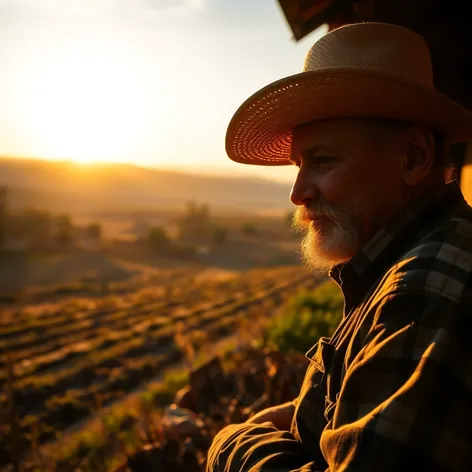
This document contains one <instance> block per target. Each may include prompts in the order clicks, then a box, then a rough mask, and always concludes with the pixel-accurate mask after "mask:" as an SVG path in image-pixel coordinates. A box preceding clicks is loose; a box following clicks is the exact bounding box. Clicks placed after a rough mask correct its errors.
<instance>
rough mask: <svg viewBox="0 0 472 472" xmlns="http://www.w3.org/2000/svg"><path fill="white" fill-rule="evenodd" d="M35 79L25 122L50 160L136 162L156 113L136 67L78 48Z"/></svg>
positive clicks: (25, 107) (26, 98) (43, 68)
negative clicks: (139, 146) (134, 157)
mask: <svg viewBox="0 0 472 472" xmlns="http://www.w3.org/2000/svg"><path fill="white" fill-rule="evenodd" d="M34 79H35V80H34V86H33V87H29V88H28V93H27V94H26V95H25V96H24V97H23V101H24V102H23V110H24V114H23V120H24V122H25V126H26V127H27V128H28V129H29V130H30V134H31V136H32V138H33V139H34V141H35V142H37V143H38V148H40V149H41V150H42V154H44V156H45V157H48V158H67V159H71V160H74V161H76V162H80V163H93V162H106V161H115V160H117V158H118V160H119V157H120V156H123V157H128V159H129V158H130V157H132V152H133V148H134V147H135V146H136V143H137V142H139V136H140V131H142V127H143V126H145V124H146V123H147V122H149V114H150V110H149V109H148V107H147V106H146V91H145V87H143V86H142V80H141V78H140V77H139V74H138V72H137V71H136V69H135V68H133V67H132V65H129V67H126V63H125V62H123V61H120V58H118V57H113V56H111V55H106V54H103V52H102V53H101V54H100V53H99V52H98V51H94V50H93V48H90V47H89V48H86V47H76V48H73V49H72V50H71V49H68V51H67V54H65V53H64V54H63V56H62V57H60V58H55V59H54V61H49V62H47V61H46V62H44V63H43V64H41V65H40V66H39V67H38V69H37V76H36V77H35V78H34Z"/></svg>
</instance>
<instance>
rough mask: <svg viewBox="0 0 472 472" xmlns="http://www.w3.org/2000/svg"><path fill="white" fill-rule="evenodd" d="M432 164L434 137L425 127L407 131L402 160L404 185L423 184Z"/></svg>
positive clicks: (412, 127)
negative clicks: (406, 142)
mask: <svg viewBox="0 0 472 472" xmlns="http://www.w3.org/2000/svg"><path fill="white" fill-rule="evenodd" d="M433 164H434V136H433V133H432V131H431V130H430V129H429V128H426V127H425V126H418V125H413V126H410V128H409V129H408V147H407V151H406V153H405V156H404V159H403V168H402V177H403V181H404V182H405V184H407V185H409V186H415V185H418V184H419V183H421V182H423V181H424V180H425V179H426V178H427V177H428V175H429V173H430V172H431V168H432V166H433Z"/></svg>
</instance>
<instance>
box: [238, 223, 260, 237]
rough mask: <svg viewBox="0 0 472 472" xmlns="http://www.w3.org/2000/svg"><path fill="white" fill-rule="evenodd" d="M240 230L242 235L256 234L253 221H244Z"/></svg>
mask: <svg viewBox="0 0 472 472" xmlns="http://www.w3.org/2000/svg"><path fill="white" fill-rule="evenodd" d="M241 232H242V233H243V234H244V236H254V235H255V234H256V232H257V231H256V227H255V225H254V223H249V222H248V223H244V224H243V225H242V227H241Z"/></svg>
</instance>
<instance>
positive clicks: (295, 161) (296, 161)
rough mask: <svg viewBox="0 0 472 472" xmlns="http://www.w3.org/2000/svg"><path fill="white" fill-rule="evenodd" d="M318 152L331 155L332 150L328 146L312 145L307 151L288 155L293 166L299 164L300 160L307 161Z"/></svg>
mask: <svg viewBox="0 0 472 472" xmlns="http://www.w3.org/2000/svg"><path fill="white" fill-rule="evenodd" d="M318 152H323V153H328V154H330V153H333V152H334V150H333V149H332V148H330V147H329V146H323V145H314V146H311V147H309V148H307V149H304V150H303V151H302V152H296V153H292V154H291V155H290V161H291V162H292V163H293V164H295V165H297V164H299V163H300V160H301V158H304V159H309V158H310V157H314V156H315V154H317V153H318Z"/></svg>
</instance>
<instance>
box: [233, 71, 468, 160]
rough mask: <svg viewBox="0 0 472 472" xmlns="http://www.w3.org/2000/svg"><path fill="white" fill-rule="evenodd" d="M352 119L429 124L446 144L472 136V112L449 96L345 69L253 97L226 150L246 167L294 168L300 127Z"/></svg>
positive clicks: (283, 83) (300, 78) (303, 76)
mask: <svg viewBox="0 0 472 472" xmlns="http://www.w3.org/2000/svg"><path fill="white" fill-rule="evenodd" d="M349 117H352V118H361V117H362V118H389V119H398V120H403V121H407V122H412V123H418V124H423V125H426V126H428V127H430V128H431V129H433V130H435V131H437V132H439V133H440V134H441V135H442V137H443V139H444V141H445V142H446V143H455V142H463V141H468V140H469V139H471V138H472V113H471V112H470V111H469V110H467V109H466V108H465V107H463V106H462V105H460V104H458V103H457V102H454V101H453V100H451V99H450V98H448V97H447V96H446V95H444V94H442V93H440V92H438V91H435V90H431V89H429V88H426V87H423V86H421V85H418V84H415V83H412V82H409V81H406V80H401V79H396V78H392V77H391V76H388V75H386V74H382V73H380V72H372V71H364V70H359V69H355V70H353V69H352V68H342V69H329V70H323V71H310V72H302V73H300V74H296V75H292V76H289V77H286V78H284V79H281V80H278V81H276V82H273V83H272V84H269V85H267V86H266V87H264V88H262V89H261V90H259V91H258V92H256V93H255V94H254V95H252V96H251V97H249V98H248V99H247V100H246V101H245V102H244V103H243V104H242V105H241V106H240V107H239V108H238V110H237V111H236V113H235V114H234V116H233V118H232V120H231V122H230V124H229V126H228V129H227V133H226V152H227V154H228V156H229V157H230V158H231V159H232V160H233V161H236V162H240V163H244V164H253V165H264V166H279V165H290V164H291V161H290V148H291V141H292V131H293V129H294V128H296V127H297V126H300V125H303V124H306V123H310V122H313V121H316V120H324V119H332V118H349Z"/></svg>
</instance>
